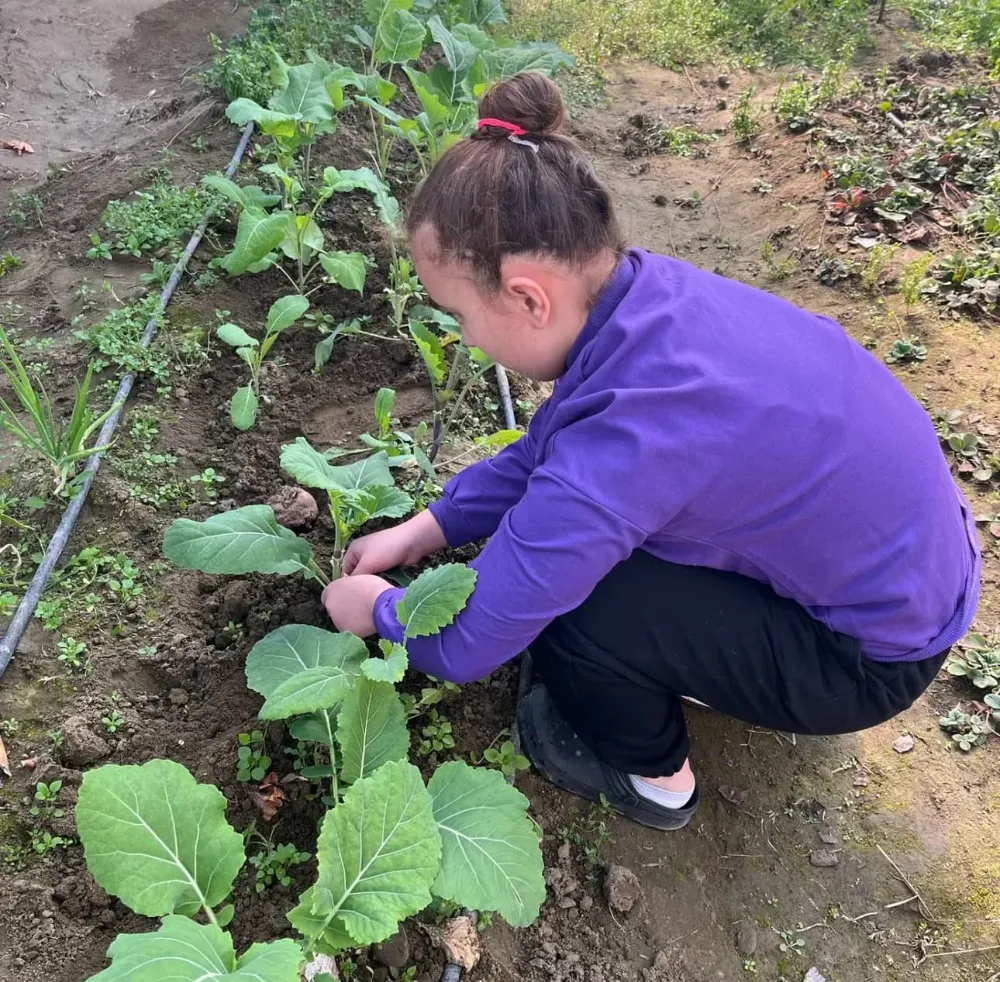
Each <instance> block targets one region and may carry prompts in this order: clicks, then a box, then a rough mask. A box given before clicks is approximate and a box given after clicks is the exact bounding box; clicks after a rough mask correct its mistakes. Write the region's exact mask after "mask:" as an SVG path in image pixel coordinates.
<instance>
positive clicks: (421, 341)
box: [410, 320, 448, 387]
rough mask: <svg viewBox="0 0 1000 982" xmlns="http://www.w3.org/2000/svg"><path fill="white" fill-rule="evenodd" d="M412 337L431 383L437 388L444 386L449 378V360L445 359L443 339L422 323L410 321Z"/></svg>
mask: <svg viewBox="0 0 1000 982" xmlns="http://www.w3.org/2000/svg"><path fill="white" fill-rule="evenodd" d="M410 335H411V337H412V338H413V340H414V341H415V342H416V344H417V350H418V351H419V352H420V357H421V358H422V359H423V360H424V364H425V365H426V366H427V371H428V372H429V373H430V376H431V381H432V382H433V383H434V385H435V386H438V387H440V386H442V385H444V382H445V379H446V378H447V377H448V359H447V358H446V357H445V353H444V346H443V345H442V344H441V339H440V338H439V337H438V336H437V335H436V334H435V333H434V332H433V331H431V330H430V328H428V327H427V325H426V324H424V323H423V322H422V321H418V320H411V321H410Z"/></svg>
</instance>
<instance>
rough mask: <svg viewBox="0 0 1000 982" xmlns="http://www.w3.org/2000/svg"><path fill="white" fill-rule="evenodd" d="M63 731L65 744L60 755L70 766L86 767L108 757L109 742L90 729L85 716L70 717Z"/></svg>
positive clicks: (64, 724) (63, 743)
mask: <svg viewBox="0 0 1000 982" xmlns="http://www.w3.org/2000/svg"><path fill="white" fill-rule="evenodd" d="M61 729H62V733H63V742H62V746H61V747H60V749H59V755H60V757H61V758H62V759H63V760H64V761H65V762H66V763H67V764H69V765H70V766H72V767H86V766H87V765H88V764H93V763H94V761H95V760H100V759H101V758H102V757H106V756H107V755H108V753H109V749H108V744H107V742H106V741H105V740H104V738H103V737H100V736H98V735H97V734H96V733H94V732H93V730H91V729H90V727H89V725H88V724H87V720H86V719H85V718H84V717H83V716H70V718H69V719H67V720H66V721H65V722H64V723H63V725H62V727H61Z"/></svg>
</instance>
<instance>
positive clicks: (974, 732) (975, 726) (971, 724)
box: [938, 705, 1000, 752]
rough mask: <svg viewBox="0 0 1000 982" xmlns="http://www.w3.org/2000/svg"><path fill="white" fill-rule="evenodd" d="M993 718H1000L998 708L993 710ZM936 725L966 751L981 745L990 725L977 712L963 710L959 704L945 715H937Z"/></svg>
mask: <svg viewBox="0 0 1000 982" xmlns="http://www.w3.org/2000/svg"><path fill="white" fill-rule="evenodd" d="M994 718H996V719H998V720H1000V709H995V710H994ZM938 725H939V726H940V727H941V729H942V730H944V731H945V732H946V733H950V734H951V738H952V740H954V741H955V744H956V745H957V746H958V748H959V749H960V750H964V751H966V752H968V751H970V750H972V749H973V748H974V747H980V746H982V745H983V744H984V743H986V741H987V739H988V738H989V735H990V725H989V723H988V722H987V721H986V719H985V718H984V717H983V716H981V715H979V714H978V713H967V712H965V710H964V709H962V707H961V705H958V706H956V707H955V708H954V709H952V710H949V711H948V713H947V714H946V715H945V716H939V717H938Z"/></svg>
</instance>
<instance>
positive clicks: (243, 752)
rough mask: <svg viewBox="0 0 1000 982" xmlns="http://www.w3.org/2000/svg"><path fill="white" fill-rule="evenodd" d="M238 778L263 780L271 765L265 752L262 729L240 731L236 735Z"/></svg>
mask: <svg viewBox="0 0 1000 982" xmlns="http://www.w3.org/2000/svg"><path fill="white" fill-rule="evenodd" d="M236 743H237V744H238V749H237V751H236V778H237V780H239V781H263V780H264V777H265V776H266V774H267V771H268V768H269V767H270V766H271V758H270V757H268V756H267V754H266V753H264V734H263V733H261V731H260V730H253V731H252V732H251V733H240V734H239V735H238V736H237V737H236Z"/></svg>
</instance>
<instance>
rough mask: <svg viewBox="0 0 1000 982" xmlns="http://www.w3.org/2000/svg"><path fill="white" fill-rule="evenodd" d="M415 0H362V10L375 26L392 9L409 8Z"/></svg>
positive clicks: (369, 21)
mask: <svg viewBox="0 0 1000 982" xmlns="http://www.w3.org/2000/svg"><path fill="white" fill-rule="evenodd" d="M412 6H413V0H362V3H361V12H362V13H363V14H364V15H365V20H366V21H367V22H368V23H369V24H371V25H372V26H373V27H374V26H375V25H376V24H378V22H379V21H380V20H381V19H382V17H383V16H384V15H385V14H386V13H387V12H388V11H390V10H409V9H410V8H411V7H412Z"/></svg>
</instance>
